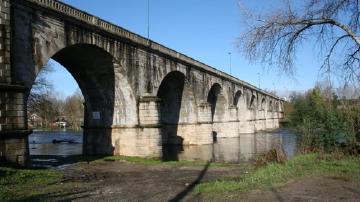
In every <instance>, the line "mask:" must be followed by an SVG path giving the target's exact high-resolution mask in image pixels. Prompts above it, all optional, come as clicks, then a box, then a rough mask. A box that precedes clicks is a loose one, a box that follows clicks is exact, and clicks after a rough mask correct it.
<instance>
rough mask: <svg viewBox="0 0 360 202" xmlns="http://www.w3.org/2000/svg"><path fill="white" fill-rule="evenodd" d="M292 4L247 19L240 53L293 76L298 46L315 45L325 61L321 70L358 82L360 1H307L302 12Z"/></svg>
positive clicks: (239, 44) (239, 43) (289, 2)
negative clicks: (335, 71) (308, 43)
mask: <svg viewBox="0 0 360 202" xmlns="http://www.w3.org/2000/svg"><path fill="white" fill-rule="evenodd" d="M293 2H295V1H290V0H288V1H286V2H285V6H283V7H282V9H280V10H277V11H271V12H270V13H267V14H265V15H259V16H260V17H259V19H255V18H248V21H250V22H248V24H249V25H250V26H248V30H247V31H246V32H244V33H243V34H242V35H241V36H240V37H239V41H238V47H239V48H240V50H242V51H243V52H244V53H245V55H246V56H247V57H248V58H249V59H250V60H251V61H255V60H256V61H261V62H263V63H267V64H268V65H270V66H275V67H278V68H280V69H281V70H282V71H283V72H285V73H287V74H290V75H292V74H294V72H295V70H296V68H295V67H294V64H295V59H296V55H297V49H298V48H299V46H300V45H301V44H302V43H303V42H305V41H315V44H317V45H318V46H319V47H320V48H319V53H321V54H323V55H324V58H325V59H324V60H323V65H322V66H321V67H320V69H322V68H324V67H326V68H327V70H330V69H337V70H339V72H341V71H340V70H344V71H343V72H345V73H344V74H347V77H348V76H350V77H352V78H357V81H360V80H359V78H360V70H359V69H360V68H359V65H360V63H359V62H360V61H359V50H358V49H359V47H360V36H359V31H360V14H359V11H360V8H359V0H307V1H305V3H304V4H303V7H302V8H300V7H299V4H298V5H296V6H297V7H296V6H295V5H294V4H293ZM301 5H302V4H301ZM294 8H296V9H294ZM242 10H245V9H242ZM249 13H250V12H249V11H247V15H248V16H250V14H249ZM251 16H255V15H254V14H251ZM340 61H343V62H342V63H341V62H340Z"/></svg>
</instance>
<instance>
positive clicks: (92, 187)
mask: <svg viewBox="0 0 360 202" xmlns="http://www.w3.org/2000/svg"><path fill="white" fill-rule="evenodd" d="M247 171H248V170H247V169H246V167H240V166H236V167H212V166H210V167H209V164H207V165H205V166H204V167H193V166H182V167H175V166H169V165H154V166H149V165H142V164H137V163H129V162H119V161H117V162H103V163H100V164H99V163H97V164H88V165H84V164H83V165H81V166H72V167H68V168H66V169H65V170H64V172H65V179H64V181H63V182H62V184H63V185H66V186H65V187H66V188H65V189H63V190H61V191H56V192H54V193H48V194H47V195H46V198H48V199H49V200H50V201H360V182H357V181H353V180H351V179H345V178H330V177H322V176H311V177H304V178H301V179H298V180H296V181H293V182H289V183H287V184H286V185H285V186H283V187H272V188H269V189H268V190H265V191H264V190H253V191H250V192H248V193H246V194H243V193H239V192H230V193H220V194H210V195H209V194H207V195H194V194H193V193H191V191H192V190H193V188H194V187H195V186H196V184H197V183H199V182H205V181H209V180H215V179H224V178H237V177H238V176H241V175H243V174H244V172H247Z"/></svg>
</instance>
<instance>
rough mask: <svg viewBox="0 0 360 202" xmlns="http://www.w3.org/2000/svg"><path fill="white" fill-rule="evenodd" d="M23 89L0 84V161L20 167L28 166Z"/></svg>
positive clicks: (17, 86) (28, 131)
mask: <svg viewBox="0 0 360 202" xmlns="http://www.w3.org/2000/svg"><path fill="white" fill-rule="evenodd" d="M24 92H25V88H24V87H23V86H21V85H13V84H4V83H0V160H1V159H2V160H5V161H9V162H12V163H15V164H17V165H20V166H27V165H28V164H29V162H30V161H29V150H28V135H29V134H30V133H31V132H32V131H31V130H28V129H27V123H26V114H25V113H24V112H25V104H24V99H23V97H24Z"/></svg>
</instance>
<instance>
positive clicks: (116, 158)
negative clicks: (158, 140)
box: [103, 156, 244, 167]
mask: <svg viewBox="0 0 360 202" xmlns="http://www.w3.org/2000/svg"><path fill="white" fill-rule="evenodd" d="M103 160H104V161H126V162H131V163H139V164H143V165H167V166H174V167H180V166H199V167H203V166H205V165H206V164H207V162H206V161H183V160H181V161H162V160H160V159H155V158H143V157H130V156H107V157H104V158H103ZM230 166H240V164H233V163H215V162H214V163H211V164H210V167H230ZM242 166H244V165H242Z"/></svg>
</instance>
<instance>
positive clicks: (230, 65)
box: [229, 52, 231, 75]
mask: <svg viewBox="0 0 360 202" xmlns="http://www.w3.org/2000/svg"><path fill="white" fill-rule="evenodd" d="M229 59H230V65H229V66H230V75H231V52H229Z"/></svg>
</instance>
